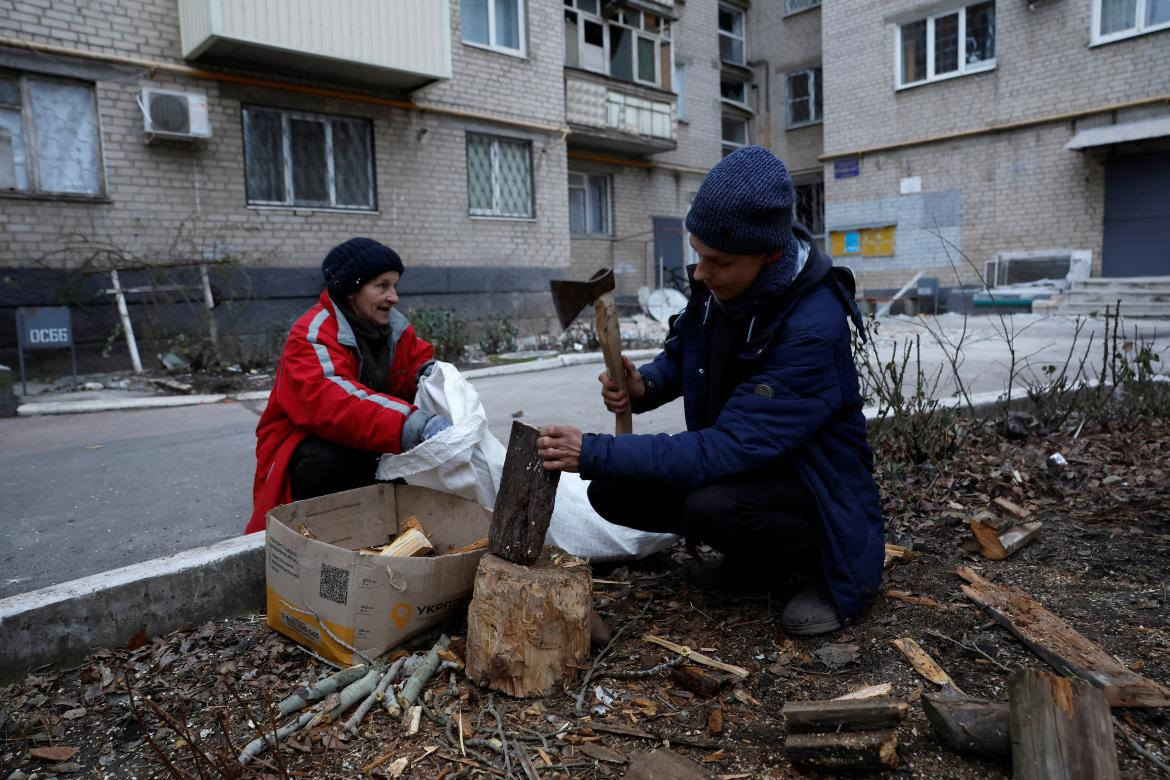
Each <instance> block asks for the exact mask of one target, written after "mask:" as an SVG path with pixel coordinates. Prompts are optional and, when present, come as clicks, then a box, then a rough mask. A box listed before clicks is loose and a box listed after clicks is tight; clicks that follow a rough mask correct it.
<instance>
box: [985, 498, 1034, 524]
mask: <svg viewBox="0 0 1170 780" xmlns="http://www.w3.org/2000/svg"><path fill="white" fill-rule="evenodd" d="M991 503H993V504H995V505H996V506H997V507H999V508H1000V509H1002V510H1003V511H1005V512H1007V513H1008V514H1009V515H1012V516H1013V517H1015V518H1017V519H1019V520H1027V519H1028V518H1029V517H1031V516H1032V513H1031V512H1029V511H1028V510H1027V509H1024V508H1023V507H1022V506H1020V505H1019V504H1016V503H1015V502H1013V501H1011V500H1009V499H1006V498H1004V497H1003V496H1000V497H999V498H996V499H994V500H993V501H992V502H991Z"/></svg>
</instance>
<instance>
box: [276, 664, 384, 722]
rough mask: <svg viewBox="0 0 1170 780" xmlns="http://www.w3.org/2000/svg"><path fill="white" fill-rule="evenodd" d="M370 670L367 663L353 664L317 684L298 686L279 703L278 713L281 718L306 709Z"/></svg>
mask: <svg viewBox="0 0 1170 780" xmlns="http://www.w3.org/2000/svg"><path fill="white" fill-rule="evenodd" d="M368 671H369V668H368V667H366V666H365V665H360V666H351V667H349V668H348V669H342V670H341V671H340V672H336V673H335V674H331V675H329V676H328V677H326V678H324V679H323V680H318V681H317V682H316V683H315V684H313V685H311V686H309V687H307V688H306V687H302V688H298V689H297V690H295V691H293V692H292V694H290V695H289V696H288V697H287V698H285V699H284V700H283V701H282V702H280V704H278V705H277V707H276V715H277V717H279V718H283V717H284V716H285V715H291V714H292V713H294V712H296V711H297V710H301V709H304V708H305V707H307V706H308V705H309V704H310V703H311V702H315V701H319V700H321V699H324V698H325V697H326V696H328V695H329V694H331V693H336V692H337V691H339V690H341V689H342V688H344V687H345V686H347V685H350V684H351V683H355V682H357V681H358V680H360V679H361V678H362V677H365V675H366V672H368Z"/></svg>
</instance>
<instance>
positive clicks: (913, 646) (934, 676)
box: [891, 637, 962, 693]
mask: <svg viewBox="0 0 1170 780" xmlns="http://www.w3.org/2000/svg"><path fill="white" fill-rule="evenodd" d="M891 644H893V645H894V647H896V648H898V650H900V651H901V652H902V655H904V656H906V660H908V661H909V662H910V665H911V666H913V667H914V671H916V672H918V673H919V674H920V675H922V676H923V677H925V678H926V679H928V680H930V681H931V682H932V683H934V684H935V685H945V686H947V687H949V688H951V689H953V690H955V691H958V692H959V693H962V691H961V690H959V686H957V685H955V681H954V680H952V679H951V676H950V675H949V674H947V673H946V672H945V671H943V668H942V667H941V666H939V665H938V663H936V662H935V660H934V659H933V658H931V657H930V654H929V653H927V652H926V651H925V650H923V649H922V648H921V647H920V646H919V644H918V643H917V642H915V641H914V640H913V639H910V638H909V637H903V638H901V639H893V640H891Z"/></svg>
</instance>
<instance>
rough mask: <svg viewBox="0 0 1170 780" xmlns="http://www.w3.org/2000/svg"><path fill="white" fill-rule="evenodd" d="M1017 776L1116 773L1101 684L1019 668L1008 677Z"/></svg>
mask: <svg viewBox="0 0 1170 780" xmlns="http://www.w3.org/2000/svg"><path fill="white" fill-rule="evenodd" d="M1008 692H1009V695H1010V698H1011V735H1012V776H1013V777H1015V778H1016V780H1082V779H1083V780H1090V779H1092V780H1112V779H1113V778H1120V777H1121V771H1120V769H1119V768H1118V766H1117V746H1116V745H1115V744H1114V742H1113V716H1112V714H1111V713H1110V711H1109V702H1108V701H1107V700H1106V698H1105V693H1104V692H1103V691H1102V690H1101V689H1100V688H1094V687H1093V686H1091V685H1089V684H1088V683H1084V682H1081V681H1080V680H1074V679H1071V678H1068V677H1058V676H1057V675H1054V674H1050V673H1048V672H1043V671H1040V670H1038V669H1023V670H1021V671H1019V672H1016V673H1015V674H1014V675H1012V677H1011V679H1010V680H1008Z"/></svg>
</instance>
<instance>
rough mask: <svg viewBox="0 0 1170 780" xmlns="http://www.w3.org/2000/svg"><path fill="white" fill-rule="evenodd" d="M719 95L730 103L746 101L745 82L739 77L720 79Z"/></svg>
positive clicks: (743, 102) (744, 102)
mask: <svg viewBox="0 0 1170 780" xmlns="http://www.w3.org/2000/svg"><path fill="white" fill-rule="evenodd" d="M719 96H720V97H721V98H723V99H724V100H730V101H731V102H732V103H740V104H746V103H747V84H746V83H744V82H742V81H740V80H739V79H720V80H719Z"/></svg>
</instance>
